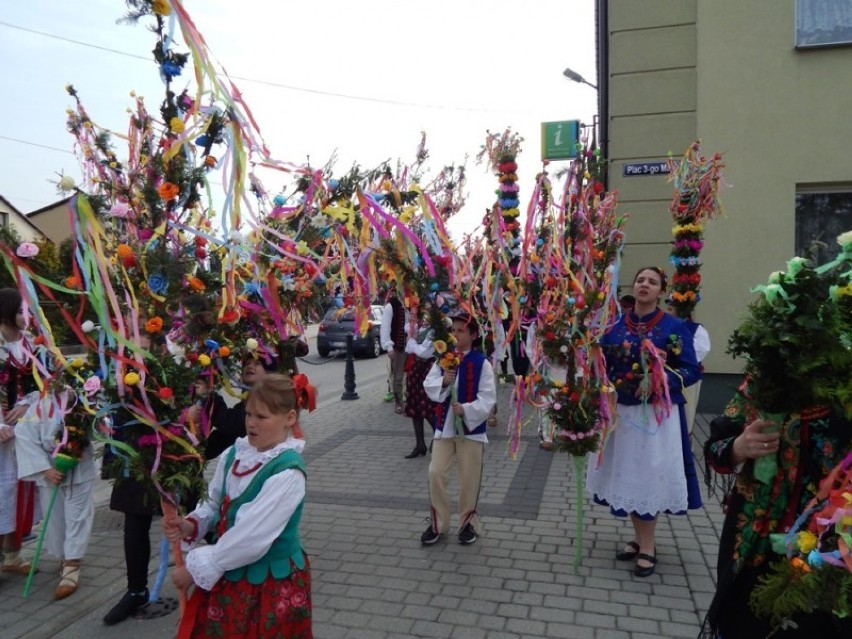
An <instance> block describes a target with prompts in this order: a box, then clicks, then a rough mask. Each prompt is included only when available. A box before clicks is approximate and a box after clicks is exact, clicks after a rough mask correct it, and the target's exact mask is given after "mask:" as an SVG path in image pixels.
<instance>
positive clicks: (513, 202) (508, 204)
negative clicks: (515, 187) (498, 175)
mask: <svg viewBox="0 0 852 639" xmlns="http://www.w3.org/2000/svg"><path fill="white" fill-rule="evenodd" d="M520 203H521V201H520V200H518V199H517V198H513V199H501V200H500V208H502V209H514V208H517V206H518V205H519V204H520Z"/></svg>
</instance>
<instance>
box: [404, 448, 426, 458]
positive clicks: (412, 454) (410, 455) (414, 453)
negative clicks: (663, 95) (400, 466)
mask: <svg viewBox="0 0 852 639" xmlns="http://www.w3.org/2000/svg"><path fill="white" fill-rule="evenodd" d="M426 451H427V448H426V447H425V446H424V447H423V448H419V447H417V446H415V447H414V450H412V451H411V452H410V453H408V454H407V455H406V456H405V458H406V459H414V458H415V457H423V455H425V454H426Z"/></svg>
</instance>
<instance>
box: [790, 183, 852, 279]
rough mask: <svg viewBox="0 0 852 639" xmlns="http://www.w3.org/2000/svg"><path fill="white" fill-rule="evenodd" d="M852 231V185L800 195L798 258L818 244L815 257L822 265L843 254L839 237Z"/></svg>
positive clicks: (805, 191) (797, 231)
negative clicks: (815, 243)
mask: <svg viewBox="0 0 852 639" xmlns="http://www.w3.org/2000/svg"><path fill="white" fill-rule="evenodd" d="M849 230H852V186H849V187H844V188H838V189H836V190H828V189H825V190H822V191H817V190H806V189H804V188H801V189H800V190H799V192H798V193H796V255H803V254H804V253H805V251H806V250H807V249H808V248H809V247H810V246H811V244H813V242H814V241H816V242H818V244H817V245H816V249H817V250H816V251H815V252H814V255H813V257H814V258H815V259H816V260H817V261H818V262H820V263H824V262H827V261H829V260H833V259H834V258H835V257H837V254H838V252H839V251H840V246H839V245H838V244H837V236H838V235H840V234H841V233H845V232H846V231H849Z"/></svg>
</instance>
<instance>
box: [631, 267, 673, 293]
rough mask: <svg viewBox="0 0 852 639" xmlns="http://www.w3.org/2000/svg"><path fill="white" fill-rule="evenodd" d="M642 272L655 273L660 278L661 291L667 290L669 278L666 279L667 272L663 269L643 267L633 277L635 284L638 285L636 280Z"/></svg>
mask: <svg viewBox="0 0 852 639" xmlns="http://www.w3.org/2000/svg"><path fill="white" fill-rule="evenodd" d="M642 271H654V273H656V274H657V275H659V276H660V287H661V291H665V290H666V286H667V285H668V281H669V280H668V278H667V277H666V272H665V271H664V270H663V269H661V268H660V267H659V266H643V267H642V268H640V269H639V270H638V271H636V275H634V276H633V283H634V284H635V283H636V278H637V277H639V274H640V273H641V272H642Z"/></svg>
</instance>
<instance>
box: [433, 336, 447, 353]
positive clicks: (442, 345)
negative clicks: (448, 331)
mask: <svg viewBox="0 0 852 639" xmlns="http://www.w3.org/2000/svg"><path fill="white" fill-rule="evenodd" d="M432 346H434V347H435V352H436V353H438V354H439V355H441V354H443V353H446V352H447V343H446V342H445V341H444V340H442V339H438V340H435V342H434V343H433V344H432Z"/></svg>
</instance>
